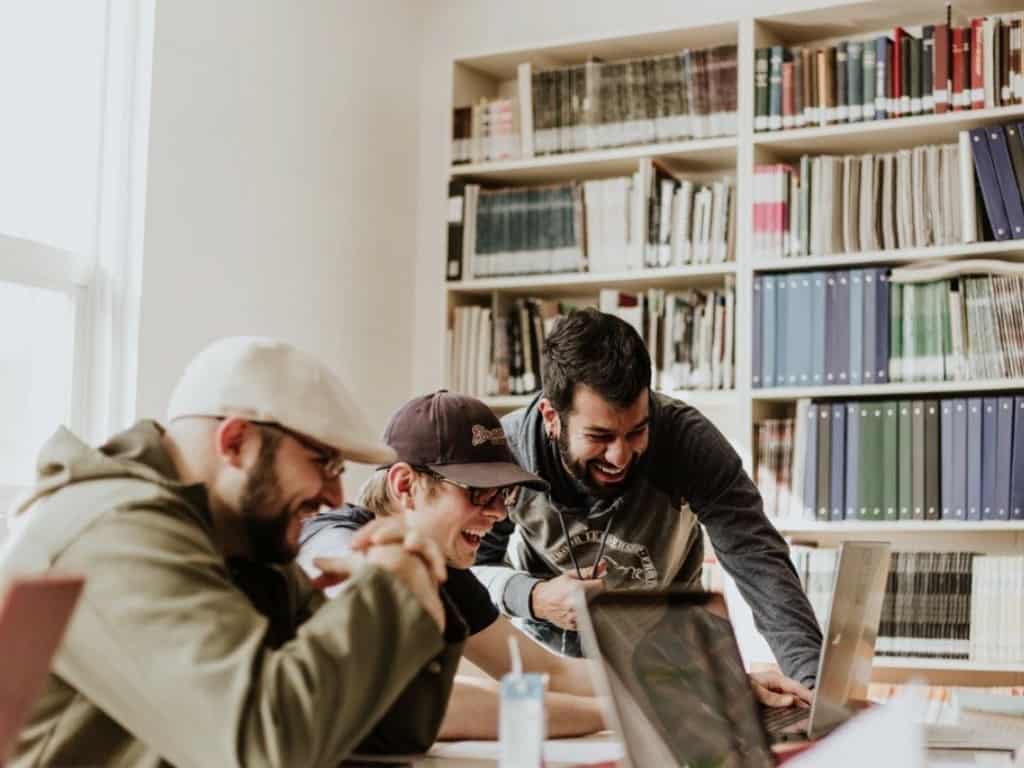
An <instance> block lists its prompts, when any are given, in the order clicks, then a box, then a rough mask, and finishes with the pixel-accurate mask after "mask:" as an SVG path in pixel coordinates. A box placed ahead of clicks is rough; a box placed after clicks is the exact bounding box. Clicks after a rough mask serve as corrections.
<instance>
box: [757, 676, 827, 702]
mask: <svg viewBox="0 0 1024 768" xmlns="http://www.w3.org/2000/svg"><path fill="white" fill-rule="evenodd" d="M750 683H751V685H753V686H754V693H755V694H756V695H757V700H758V701H760V702H761V703H762V704H764V705H765V706H767V707H792V706H801V707H809V706H810V705H811V700H812V699H813V698H814V694H813V693H812V692H811V691H810V689H808V688H805V687H804V686H802V685H800V683H798V682H797V681H796V680H790V679H789V678H788V677H786V676H785V675H783V674H782V673H781V672H776V671H774V670H768V671H765V672H752V673H751V674H750Z"/></svg>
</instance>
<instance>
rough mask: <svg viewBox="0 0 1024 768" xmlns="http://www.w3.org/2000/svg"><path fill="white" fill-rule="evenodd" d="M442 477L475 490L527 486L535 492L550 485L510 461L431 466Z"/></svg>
mask: <svg viewBox="0 0 1024 768" xmlns="http://www.w3.org/2000/svg"><path fill="white" fill-rule="evenodd" d="M430 469H432V470H433V471H434V472H436V473H437V474H439V475H441V477H446V478H448V479H449V480H454V481H455V482H457V483H462V484H464V485H471V486H473V487H474V488H499V487H501V486H504V485H525V486H526V487H527V488H532V489H533V490H535V491H546V490H547V489H548V484H547V483H546V482H545V481H544V480H542V479H541V478H539V477H537V475H534V474H532V473H530V472H527V471H526V470H525V469H523V468H522V467H520V466H519V465H518V464H512V463H511V462H508V461H481V462H477V463H475V464H431V465H430Z"/></svg>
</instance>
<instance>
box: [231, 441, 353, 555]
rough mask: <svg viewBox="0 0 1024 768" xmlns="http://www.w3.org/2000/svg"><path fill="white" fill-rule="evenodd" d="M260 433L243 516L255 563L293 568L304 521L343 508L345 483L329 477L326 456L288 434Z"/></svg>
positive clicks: (241, 505) (243, 498)
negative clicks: (324, 510) (326, 509)
mask: <svg viewBox="0 0 1024 768" xmlns="http://www.w3.org/2000/svg"><path fill="white" fill-rule="evenodd" d="M258 429H259V430H260V438H261V442H260V448H259V455H258V457H257V459H256V461H255V463H254V464H253V466H252V468H251V469H250V471H249V473H248V477H247V478H246V481H245V485H244V487H243V489H242V495H241V500H240V502H239V516H240V518H241V521H242V526H243V528H244V531H245V535H246V538H247V540H248V550H249V556H250V557H251V558H252V559H253V560H255V561H257V562H263V563H288V562H291V561H292V560H294V559H295V557H296V555H297V554H298V552H299V535H300V534H301V533H302V522H303V520H305V519H306V518H308V517H312V516H313V515H315V514H316V513H317V512H319V511H320V507H322V506H331V507H337V506H340V505H341V503H342V501H343V497H344V495H343V492H342V488H341V479H340V477H333V478H328V477H327V476H326V475H325V469H324V466H325V465H324V453H323V452H322V451H318V450H316V449H314V448H313V447H311V446H310V445H309V444H304V443H303V442H300V441H299V440H298V439H297V438H295V437H293V436H292V435H290V434H288V433H282V432H278V431H277V430H274V429H268V428H266V427H258Z"/></svg>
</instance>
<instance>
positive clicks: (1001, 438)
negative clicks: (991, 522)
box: [993, 396, 1013, 520]
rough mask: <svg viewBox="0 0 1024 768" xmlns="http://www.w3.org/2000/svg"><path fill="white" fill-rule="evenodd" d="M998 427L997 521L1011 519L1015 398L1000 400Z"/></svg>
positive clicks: (995, 515) (995, 516) (995, 517)
mask: <svg viewBox="0 0 1024 768" xmlns="http://www.w3.org/2000/svg"><path fill="white" fill-rule="evenodd" d="M997 421H998V424H997V425H996V494H995V513H994V517H993V519H995V520H1009V519H1010V472H1011V471H1012V467H1013V397H1012V396H1006V397H1000V398H999V410H998V417H997Z"/></svg>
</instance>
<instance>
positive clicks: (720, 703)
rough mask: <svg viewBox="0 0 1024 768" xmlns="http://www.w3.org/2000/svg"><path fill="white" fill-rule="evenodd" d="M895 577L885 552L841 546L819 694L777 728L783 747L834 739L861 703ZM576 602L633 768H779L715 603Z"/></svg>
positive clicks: (683, 595) (664, 595)
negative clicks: (830, 735) (825, 736)
mask: <svg viewBox="0 0 1024 768" xmlns="http://www.w3.org/2000/svg"><path fill="white" fill-rule="evenodd" d="M888 566H889V545H888V544H887V543H866V542H846V543H844V545H843V547H842V549H841V552H840V556H839V565H838V567H837V572H836V589H835V591H834V593H833V601H832V602H833V608H832V610H831V611H830V612H829V622H828V626H827V627H826V632H825V644H824V647H823V650H822V654H821V659H820V661H819V668H818V681H819V686H818V687H819V691H818V692H817V693H816V695H815V700H814V704H813V705H812V707H811V709H810V711H809V712H808V710H807V709H802V710H799V711H798V713H797V714H798V717H797V718H796V720H797V721H796V722H789V723H787V724H785V725H783V726H779V727H778V729H777V730H779V731H781V732H783V733H785V734H786V737H787V738H797V737H802V738H807V737H808V736H809V735H810V736H814V737H816V736H819V735H821V734H822V733H825V732H827V731H828V730H831V728H834V727H835V726H836V725H838V724H839V723H841V722H843V721H845V720H846V719H847V718H849V717H850V716H851V715H852V714H853V713H854V712H855V711H856V709H858V708H859V707H857V706H856V702H857V700H858V699H860V700H863V699H864V698H866V694H867V684H868V682H869V681H870V677H871V663H872V659H873V656H874V644H875V637H876V635H877V633H878V623H879V620H880V618H881V607H882V599H883V597H884V595H885V579H886V576H887V573H888ZM578 599H579V603H578V606H577V608H578V610H577V618H578V623H579V630H580V636H581V639H582V642H583V648H584V651H585V653H586V655H587V657H588V658H590V659H591V660H592V661H593V662H594V670H595V682H596V685H597V687H598V689H599V690H600V691H601V692H602V694H603V695H604V696H605V697H606V700H607V701H608V702H610V704H611V707H610V708H609V711H608V717H609V720H610V721H611V723H612V724H613V727H614V728H615V729H616V730H617V731H618V732H619V733H620V734H621V735H622V739H623V743H624V748H625V751H626V754H627V759H628V760H629V761H631V763H632V764H633V765H636V766H647V765H671V764H678V765H682V764H688V763H710V764H716V765H717V764H721V765H751V766H759V765H774V759H773V758H772V755H771V751H770V743H771V740H772V738H773V737H772V735H771V734H770V733H769V730H768V728H767V727H766V723H765V721H764V719H763V713H762V711H761V710H760V707H759V705H758V704H757V699H756V697H755V695H754V693H753V690H752V689H751V687H750V679H749V677H748V675H747V673H746V670H745V669H744V666H743V661H742V658H741V657H740V654H739V649H738V647H737V645H736V639H735V635H734V633H733V630H732V625H731V624H730V622H729V619H728V613H727V610H726V607H725V601H724V600H723V599H722V598H721V596H720V595H714V594H709V593H692V592H636V591H629V592H605V593H602V594H599V595H596V596H594V597H593V598H591V599H590V601H589V602H588V601H587V600H586V599H585V598H584V597H583V596H582V595H581V596H580V597H579V598H578ZM781 711H783V712H785V711H787V710H781Z"/></svg>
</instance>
